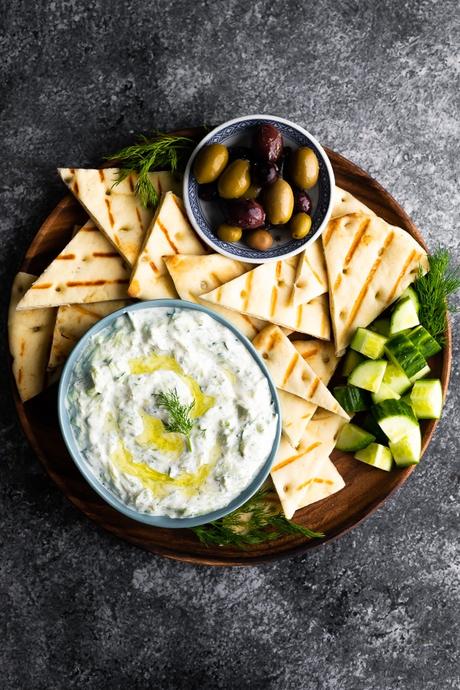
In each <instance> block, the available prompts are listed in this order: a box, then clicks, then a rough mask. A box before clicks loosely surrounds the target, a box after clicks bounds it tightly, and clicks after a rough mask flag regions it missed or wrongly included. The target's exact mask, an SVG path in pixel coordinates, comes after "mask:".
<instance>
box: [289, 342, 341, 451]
mask: <svg viewBox="0 0 460 690" xmlns="http://www.w3.org/2000/svg"><path fill="white" fill-rule="evenodd" d="M293 345H294V347H295V348H296V349H297V350H298V351H299V352H300V354H301V355H302V357H303V358H304V359H305V361H306V362H308V364H309V365H310V366H311V368H312V369H313V371H314V372H315V374H317V375H318V376H319V378H320V379H321V381H322V382H323V383H324V385H326V386H327V384H328V383H329V381H330V379H331V376H332V374H333V373H334V371H335V369H336V367H337V363H338V361H339V360H338V358H337V357H336V356H335V352H334V345H333V343H328V342H325V341H324V340H297V341H294V342H293ZM278 397H279V400H280V404H281V418H282V421H283V432H284V434H285V435H286V437H287V439H288V441H289V443H290V444H291V445H292V446H293V447H294V448H296V447H297V446H298V445H299V443H300V440H301V438H302V435H303V433H304V432H305V429H306V427H307V424H308V423H309V421H310V419H311V418H312V416H313V414H314V413H315V411H316V409H317V406H316V405H314V404H313V403H311V402H308V401H307V400H304V399H303V398H299V396H298V395H293V394H292V393H287V392H286V391H283V390H280V389H278Z"/></svg>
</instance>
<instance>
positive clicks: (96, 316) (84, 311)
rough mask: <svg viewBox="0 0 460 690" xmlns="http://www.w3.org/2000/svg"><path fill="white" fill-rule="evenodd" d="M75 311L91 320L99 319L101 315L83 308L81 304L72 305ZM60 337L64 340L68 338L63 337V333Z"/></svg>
mask: <svg viewBox="0 0 460 690" xmlns="http://www.w3.org/2000/svg"><path fill="white" fill-rule="evenodd" d="M72 306H73V308H74V309H75V311H79V312H80V314H84V316H91V318H92V319H101V318H102V314H99V313H98V312H95V311H91V310H90V309H87V308H86V307H84V306H83V305H82V304H74V305H72ZM61 335H62V336H63V337H64V338H65V337H68V336H65V335H64V333H61Z"/></svg>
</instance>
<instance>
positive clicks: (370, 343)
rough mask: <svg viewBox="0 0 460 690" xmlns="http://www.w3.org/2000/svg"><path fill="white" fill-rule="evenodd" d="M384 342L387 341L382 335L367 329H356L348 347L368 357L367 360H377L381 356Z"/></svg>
mask: <svg viewBox="0 0 460 690" xmlns="http://www.w3.org/2000/svg"><path fill="white" fill-rule="evenodd" d="M386 341H387V339H386V338H385V336H383V335H379V334H378V333H374V332H373V331H370V330H369V329H367V328H358V329H357V330H356V333H355V334H354V336H353V339H352V341H351V343H350V347H351V349H352V350H356V352H360V353H361V354H362V355H364V356H365V357H369V359H379V358H380V357H381V356H382V355H383V348H384V345H385V343H386Z"/></svg>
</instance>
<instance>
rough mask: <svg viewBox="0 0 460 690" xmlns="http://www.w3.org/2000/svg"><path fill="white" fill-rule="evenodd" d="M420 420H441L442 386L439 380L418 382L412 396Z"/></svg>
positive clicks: (413, 405) (416, 414)
mask: <svg viewBox="0 0 460 690" xmlns="http://www.w3.org/2000/svg"><path fill="white" fill-rule="evenodd" d="M410 400H411V404H412V408H413V410H414V412H415V416H416V417H417V418H418V419H439V418H440V416H441V412H442V386H441V381H440V380H439V379H422V380H421V381H416V382H415V383H414V387H413V388H412V391H411V394H410Z"/></svg>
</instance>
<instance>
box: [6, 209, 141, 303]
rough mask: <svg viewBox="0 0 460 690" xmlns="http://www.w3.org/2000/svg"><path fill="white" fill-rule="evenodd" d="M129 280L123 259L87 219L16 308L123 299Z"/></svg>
mask: <svg viewBox="0 0 460 690" xmlns="http://www.w3.org/2000/svg"><path fill="white" fill-rule="evenodd" d="M128 283H129V273H128V271H127V269H126V267H125V264H124V262H123V259H122V258H121V256H120V255H119V254H118V252H116V251H115V250H114V248H113V247H112V245H111V244H110V242H109V241H108V240H107V239H106V238H105V237H104V235H103V234H102V233H101V232H99V230H98V229H97V228H96V226H95V225H94V224H93V222H92V221H88V222H87V223H86V224H85V225H84V226H83V227H82V228H81V229H80V230H79V231H78V232H77V234H76V235H75V236H74V238H73V239H72V240H70V242H69V243H68V245H67V246H66V247H65V248H64V249H63V250H62V252H61V253H60V254H59V256H57V257H56V258H55V259H54V261H52V263H51V264H50V265H49V266H48V268H47V269H46V270H45V271H44V272H43V273H42V274H41V276H40V277H39V278H38V279H37V280H36V281H35V282H34V284H33V285H32V286H31V287H30V289H29V290H28V291H27V292H26V294H25V295H24V297H23V298H22V300H21V301H20V303H19V304H18V309H37V308H39V307H59V306H60V305H61V304H81V303H83V302H84V303H87V302H105V301H108V300H113V299H124V298H126V297H127V287H128Z"/></svg>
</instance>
